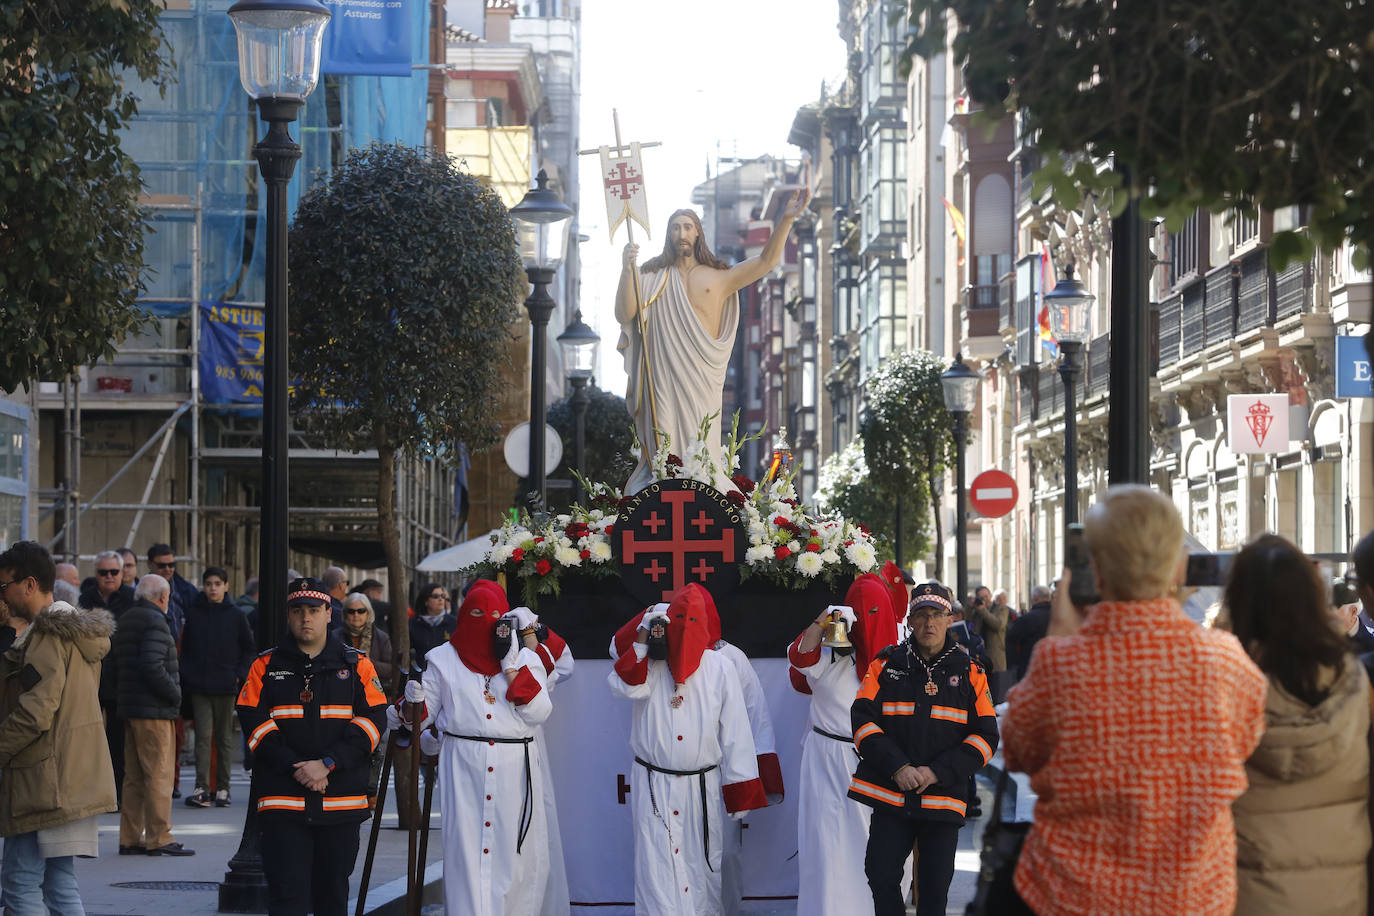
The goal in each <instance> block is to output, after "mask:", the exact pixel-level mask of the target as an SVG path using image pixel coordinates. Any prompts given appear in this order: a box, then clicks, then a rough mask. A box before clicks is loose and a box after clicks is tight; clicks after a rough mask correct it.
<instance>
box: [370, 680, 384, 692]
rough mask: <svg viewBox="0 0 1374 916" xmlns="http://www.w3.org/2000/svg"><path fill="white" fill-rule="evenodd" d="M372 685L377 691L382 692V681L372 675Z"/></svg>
mask: <svg viewBox="0 0 1374 916" xmlns="http://www.w3.org/2000/svg"><path fill="white" fill-rule="evenodd" d="M372 686H373V688H375V689H376V691H377V692H378V693H381V692H382V682H381V680H380V679H379V678H376V677H374V678H373V679H372Z"/></svg>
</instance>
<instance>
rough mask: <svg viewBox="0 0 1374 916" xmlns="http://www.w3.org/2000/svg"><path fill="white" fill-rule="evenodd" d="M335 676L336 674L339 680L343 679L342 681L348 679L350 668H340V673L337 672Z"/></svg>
mask: <svg viewBox="0 0 1374 916" xmlns="http://www.w3.org/2000/svg"><path fill="white" fill-rule="evenodd" d="M334 676H335V677H336V678H338V679H339V680H341V681H346V680H348V669H347V668H340V669H339V671H338V673H337V674H335V675H334Z"/></svg>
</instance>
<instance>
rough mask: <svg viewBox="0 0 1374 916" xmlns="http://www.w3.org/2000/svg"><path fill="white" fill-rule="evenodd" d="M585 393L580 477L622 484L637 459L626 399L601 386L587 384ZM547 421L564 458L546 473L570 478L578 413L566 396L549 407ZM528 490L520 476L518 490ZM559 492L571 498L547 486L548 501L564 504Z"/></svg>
mask: <svg viewBox="0 0 1374 916" xmlns="http://www.w3.org/2000/svg"><path fill="white" fill-rule="evenodd" d="M587 394H588V400H587V418H586V421H585V424H586V427H585V431H584V439H583V463H584V464H585V465H586V467H584V468H583V469H582V477H583V478H584V479H585V480H589V481H605V482H606V483H608V484H611V485H612V486H617V487H623V486H624V485H625V482H626V481H627V480H629V479H630V474H632V473H633V472H634V469H635V464H636V463H638V460H639V459H638V455H637V453H636V451H635V433H634V426H633V425H632V424H631V421H630V413H629V411H628V410H627V409H626V408H625V399H624V398H622V397H621V396H620V395H618V394H613V393H612V392H609V391H603V390H601V389H600V388H591V387H589V388H588V389H587ZM548 423H549V425H550V426H552V427H553V428H554V429H555V430H557V431H558V435H559V438H561V439H562V440H563V462H562V464H560V465H559V466H558V467H557V468H556V469H554V472H553V473H552V474H550V475H549V479H550V480H560V479H561V480H570V479H572V474H573V471H572V467H573V459H574V457H575V454H576V453H575V451H574V449H573V445H574V442H573V437H574V434H575V433H576V428H577V426H576V424H577V417H576V416H575V415H574V413H573V409H572V405H571V404H570V403H569V401H568V399H567V398H564V399H563V400H561V401H559V402H557V403H556V404H554V405H553V406H552V407H550V408H549V411H548ZM528 491H529V486H528V484H527V483H526V481H525V480H524V479H522V480H521V482H520V488H519V490H518V492H520V493H526V492H528ZM560 492H563V493H568V496H569V499H570V498H571V493H570V492H568V491H554V490H550V491H549V502H550V503H551V504H556V505H564V504H565V503H567V502H568V501H569V500H566V499H564V498H563V497H562V496H561V495H560Z"/></svg>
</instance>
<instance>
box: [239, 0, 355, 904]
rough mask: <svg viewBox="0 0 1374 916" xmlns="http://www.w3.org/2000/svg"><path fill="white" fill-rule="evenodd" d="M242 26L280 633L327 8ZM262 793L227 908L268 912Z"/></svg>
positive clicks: (265, 479)
mask: <svg viewBox="0 0 1374 916" xmlns="http://www.w3.org/2000/svg"><path fill="white" fill-rule="evenodd" d="M229 18H230V19H232V20H233V22H234V28H235V31H236V32H237V33H238V56H239V81H240V82H241V83H242V84H243V88H244V90H245V91H246V92H247V93H248V95H249V96H251V97H252V98H253V99H254V100H255V101H256V102H257V107H258V115H259V116H260V117H261V118H262V120H264V121H266V122H267V134H266V135H265V136H264V137H263V138H262V140H261V141H259V142H258V144H257V145H256V146H254V147H253V156H254V158H256V159H257V160H258V169H259V171H260V172H261V173H262V177H263V180H264V181H265V182H266V183H267V285H266V296H265V307H264V310H263V311H264V313H265V314H264V316H263V318H264V328H263V331H264V333H263V386H262V488H261V496H260V499H261V504H262V505H261V516H260V527H261V530H260V531H259V557H258V576H259V579H260V581H261V582H262V590H261V594H260V596H259V598H260V606H259V611H258V632H257V639H258V645H259V646H267V645H271V644H272V643H274V642H275V641H276V640H277V639H279V638H280V637H281V631H282V626H283V624H284V623H285V619H286V614H285V609H284V607H283V604H284V603H285V596H286V568H287V565H286V551H287V507H288V505H289V503H288V499H289V497H288V491H287V456H288V452H287V448H288V446H287V426H288V401H287V386H288V384H289V381H290V375H289V369H288V361H287V298H286V297H287V284H286V270H287V222H286V220H287V195H286V189H287V185H288V184H289V183H290V181H291V176H292V174H293V173H294V172H295V170H296V162H297V161H298V160H299V159H300V158H301V148H300V145H299V144H297V143H296V142H295V141H294V140H292V139H291V134H290V131H289V130H288V129H287V125H289V124H290V123H291V122H292V121H294V120H296V115H297V113H298V112H299V111H300V107H301V105H302V104H303V103H304V102H305V99H306V96H308V95H310V93H311V91H312V90H313V89H314V88H315V83H316V82H317V81H318V79H319V75H320V45H321V41H322V39H323V37H324V28H325V26H326V25H328V23H329V19H330V12H329V10H328V9H327V8H326V7H324V6H323V5H321V4H320V3H317V2H315V0H238V2H237V3H235V4H234V5H233V6H231V7H230V8H229ZM256 808H257V799H256V797H250V798H249V801H248V807H247V811H246V812H245V815H244V823H243V836H242V838H241V839H240V841H239V848H238V851H237V852H235V853H234V857H233V858H232V859H230V860H229V871H228V872H227V873H226V874H225V876H224V883H223V884H221V885H220V889H219V909H220V911H221V912H225V913H265V912H267V882H266V880H265V879H264V877H263V872H262V854H261V850H260V846H259V839H258V827H257V817H256V810H255V809H256Z"/></svg>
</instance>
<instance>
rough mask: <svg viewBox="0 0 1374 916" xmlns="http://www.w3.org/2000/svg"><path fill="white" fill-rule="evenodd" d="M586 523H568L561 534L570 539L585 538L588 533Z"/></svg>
mask: <svg viewBox="0 0 1374 916" xmlns="http://www.w3.org/2000/svg"><path fill="white" fill-rule="evenodd" d="M590 530H591V529H589V528H588V527H587V523H586V522H568V526H567V527H566V528H564V529H563V533H564V534H566V535H567V536H568V537H570V538H574V539H576V538H581V537H586V536H587V533H588V532H589V531H590Z"/></svg>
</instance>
